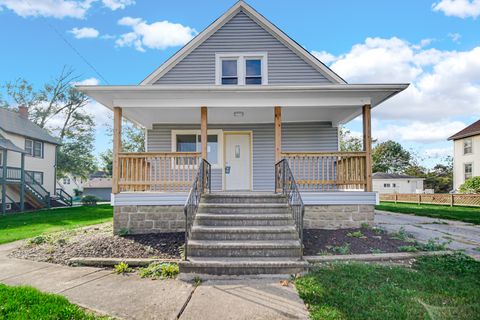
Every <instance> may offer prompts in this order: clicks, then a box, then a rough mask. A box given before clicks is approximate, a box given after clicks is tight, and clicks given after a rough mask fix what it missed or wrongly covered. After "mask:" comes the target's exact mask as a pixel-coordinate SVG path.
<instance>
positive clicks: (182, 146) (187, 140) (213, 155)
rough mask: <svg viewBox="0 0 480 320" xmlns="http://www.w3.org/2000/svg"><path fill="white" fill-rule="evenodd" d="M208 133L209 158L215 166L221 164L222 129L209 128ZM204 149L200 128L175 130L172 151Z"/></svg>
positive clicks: (197, 150)
mask: <svg viewBox="0 0 480 320" xmlns="http://www.w3.org/2000/svg"><path fill="white" fill-rule="evenodd" d="M208 131H209V132H208V135H207V160H208V162H210V164H211V165H212V166H213V167H218V166H221V152H220V151H221V150H220V147H221V139H222V132H221V130H208ZM201 150H202V137H201V134H200V131H199V130H173V131H172V151H174V152H200V151H201Z"/></svg>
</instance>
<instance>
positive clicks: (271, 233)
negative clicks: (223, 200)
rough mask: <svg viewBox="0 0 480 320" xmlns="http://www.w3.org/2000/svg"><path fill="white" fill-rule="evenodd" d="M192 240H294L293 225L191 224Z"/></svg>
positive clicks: (295, 235) (295, 234)
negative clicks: (231, 225)
mask: <svg viewBox="0 0 480 320" xmlns="http://www.w3.org/2000/svg"><path fill="white" fill-rule="evenodd" d="M191 237H192V239H193V240H296V239H298V233H297V230H296V229H295V226H290V225H288V226H240V227H237V226H233V227H230V226H226V227H225V226H224V227H209V226H198V225H196V226H193V227H192V236H191Z"/></svg>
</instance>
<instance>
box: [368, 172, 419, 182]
mask: <svg viewBox="0 0 480 320" xmlns="http://www.w3.org/2000/svg"><path fill="white" fill-rule="evenodd" d="M372 178H373V179H421V180H424V178H419V177H414V176H409V175H406V174H399V173H385V172H375V173H374V174H372Z"/></svg>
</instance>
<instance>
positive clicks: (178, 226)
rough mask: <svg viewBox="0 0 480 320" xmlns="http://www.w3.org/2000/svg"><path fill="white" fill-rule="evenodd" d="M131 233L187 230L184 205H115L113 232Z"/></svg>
mask: <svg viewBox="0 0 480 320" xmlns="http://www.w3.org/2000/svg"><path fill="white" fill-rule="evenodd" d="M123 230H128V233H129V234H142V233H165V232H183V231H185V215H184V212H183V206H115V207H114V215H113V232H114V233H116V234H118V233H119V232H120V231H123Z"/></svg>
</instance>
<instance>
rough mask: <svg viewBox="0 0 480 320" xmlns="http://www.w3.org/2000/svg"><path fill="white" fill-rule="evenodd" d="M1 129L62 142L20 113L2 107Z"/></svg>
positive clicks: (37, 138) (53, 141)
mask: <svg viewBox="0 0 480 320" xmlns="http://www.w3.org/2000/svg"><path fill="white" fill-rule="evenodd" d="M0 129H2V130H3V131H5V132H9V133H14V134H18V135H20V136H24V137H28V138H32V139H35V140H40V141H44V142H48V143H52V144H57V145H58V144H60V142H59V141H58V140H57V139H56V138H54V137H52V136H51V135H50V134H49V133H48V132H47V130H45V129H43V128H40V127H39V126H37V125H36V124H35V123H33V122H32V121H30V120H28V119H25V118H22V117H21V116H20V114H19V113H17V112H14V111H10V110H7V109H5V108H0Z"/></svg>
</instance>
